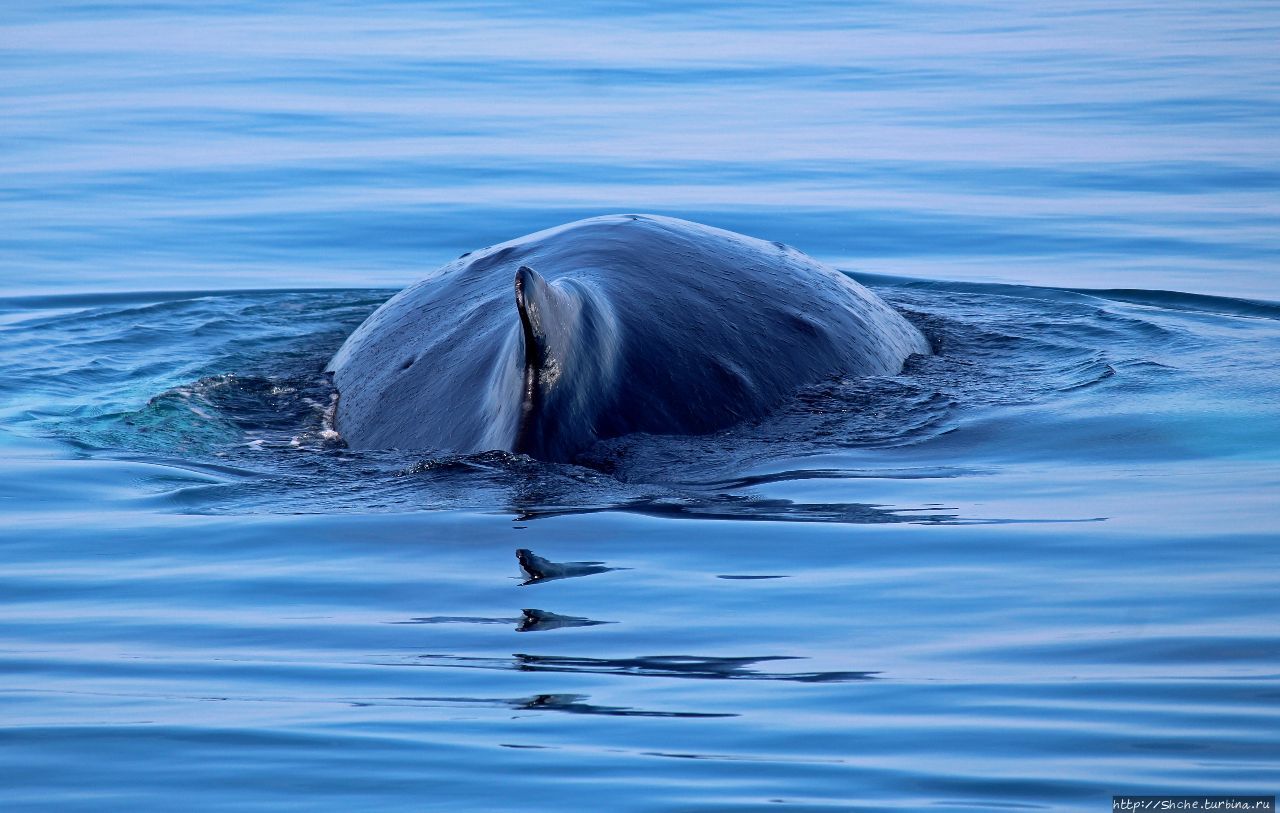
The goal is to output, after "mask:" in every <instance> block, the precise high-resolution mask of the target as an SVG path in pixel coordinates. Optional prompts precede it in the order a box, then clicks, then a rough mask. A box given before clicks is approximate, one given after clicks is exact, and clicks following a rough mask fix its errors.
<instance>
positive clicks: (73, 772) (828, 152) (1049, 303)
mask: <svg viewBox="0 0 1280 813" xmlns="http://www.w3.org/2000/svg"><path fill="white" fill-rule="evenodd" d="M1277 42H1280V8H1277V7H1276V6H1275V5H1274V4H1266V3H1238V4H1237V3H1219V4H1202V3H1196V4H1193V3H1167V2H1166V3H1159V4H1157V3H1150V4H1141V5H1137V4H1134V5H1116V4H1114V3H1106V4H1104V3H1091V2H1076V3H1065V2H1063V3H1059V2H1050V3H1038V4H1026V5H1023V6H1015V5H1009V4H985V3H980V2H973V3H892V4H890V3H872V4H862V5H853V4H830V5H827V4H818V3H812V4H806V5H803V6H796V5H793V4H780V3H777V4H775V3H766V2H759V3H741V2H739V3H733V4H718V3H683V4H679V5H674V4H672V5H663V4H652V5H650V4H627V3H624V4H596V3H588V2H583V3H574V4H567V3H565V4H555V5H543V6H534V5H532V4H531V5H528V6H523V5H504V4H497V3H466V4H461V3H438V4H422V5H419V4H410V3H399V2H396V3H392V2H388V3H381V4H354V3H344V2H338V1H337V0H333V1H331V2H311V3H292V2H285V3H275V4H270V5H267V4H264V5H263V6H261V7H259V6H254V5H249V4H245V3H240V2H219V3H205V4H199V5H197V4H190V5H183V4H176V3H166V2H157V3H149V4H127V3H110V4H102V3H34V2H33V3H24V2H15V3H8V4H6V5H5V6H4V8H3V9H0V109H2V110H3V115H0V221H2V223H3V225H2V226H0V607H2V608H3V612H0V806H2V807H4V809H6V810H9V809H14V810H26V809H30V810H49V809H57V810H63V809H67V810H117V809H134V810H172V809H190V810H213V809H219V810H223V809H237V810H241V809H244V810H260V809H303V810H318V809H334V810H348V809H352V810H445V811H459V810H475V811H502V810H513V811H514V810H522V811H524V810H548V811H563V810H619V811H672V810H681V811H719V810H723V811H748V810H757V809H759V810H794V811H799V810H853V809H857V810H879V809H903V810H916V809H936V810H974V809H1007V808H1010V807H1014V808H1035V809H1047V810H1104V809H1108V806H1109V804H1110V796H1111V795H1112V794H1113V793H1142V792H1145V793H1176V792H1187V793H1265V794H1272V793H1275V792H1276V789H1277V786H1280V611H1277V608H1276V605H1275V596H1276V593H1277V587H1278V586H1280V570H1278V569H1277V566H1278V565H1280V533H1278V529H1277V520H1276V514H1277V511H1276V506H1277V505H1278V504H1280V502H1278V500H1280V409H1277V407H1276V405H1277V404H1278V403H1280V366H1278V365H1277V364H1276V359H1277V358H1278V357H1280V304H1277V303H1278V302H1280V283H1278V282H1277V267H1278V265H1280V139H1278V138H1277V129H1278V127H1277V125H1278V124H1280V78H1277V77H1280V46H1277ZM613 211H653V212H658V213H661V214H669V215H675V216H681V217H687V218H692V219H695V220H699V221H702V222H706V223H710V224H712V225H716V226H721V227H725V228H730V229H734V230H738V231H743V232H746V233H748V234H752V235H755V236H759V237H763V238H767V239H771V240H781V241H785V242H787V243H790V244H792V245H794V246H796V247H797V248H799V249H801V250H803V251H806V252H807V253H810V254H812V255H814V256H817V257H819V258H821V259H824V260H827V261H830V262H832V263H834V264H836V265H838V266H840V267H841V268H845V269H848V270H849V271H850V272H852V273H855V274H857V275H858V278H859V279H860V280H862V281H863V282H865V283H867V284H869V285H871V286H872V287H874V288H875V289H876V290H877V291H878V292H879V293H880V294H881V295H882V296H884V297H885V298H887V299H888V300H889V301H891V302H892V303H894V304H895V305H897V306H898V307H899V308H901V309H902V310H904V311H905V312H906V313H907V314H908V315H909V317H910V318H911V319H912V320H913V321H915V322H916V323H917V324H919V325H920V326H921V327H922V328H923V329H924V330H925V331H926V333H927V334H928V335H929V336H930V338H931V340H932V341H933V342H934V344H935V346H936V347H937V349H938V353H937V354H936V355H934V356H932V357H929V358H918V359H915V360H913V361H912V362H911V363H910V364H909V365H908V367H907V369H906V370H905V371H904V372H903V374H902V375H900V376H897V377H894V378H891V379H877V380H870V381H833V382H828V383H826V384H823V385H821V386H819V387H815V388H813V389H811V390H809V391H806V392H805V393H802V394H801V395H800V396H799V397H798V398H797V399H796V400H795V401H794V402H793V403H791V404H788V405H787V406H785V407H784V408H783V409H781V410H780V411H779V413H778V414H777V415H775V416H773V417H772V418H770V419H768V420H766V421H763V422H761V423H760V424H759V425H752V426H742V427H738V428H736V429H734V430H731V431H728V432H725V433H721V434H719V435H715V436H710V437H703V438H684V439H661V438H638V439H629V440H624V441H620V442H615V443H613V444H610V445H609V446H607V447H606V448H605V449H602V450H600V451H599V452H598V453H597V454H596V455H595V456H594V457H593V458H592V459H590V460H587V461H586V462H588V463H591V464H592V466H591V467H583V466H549V465H543V464H539V463H536V462H534V461H531V460H528V459H524V458H518V457H511V456H507V455H501V454H488V455H478V456H472V457H468V458H452V459H434V460H432V459H425V460H424V459H422V458H421V457H420V456H414V455H412V454H395V453H367V452H366V453H354V452H350V451H348V450H345V449H343V448H341V446H340V445H338V444H335V443H334V442H332V440H329V439H327V438H326V436H325V433H324V428H325V417H324V415H325V411H326V409H327V407H328V404H329V400H328V399H329V391H328V389H327V385H326V384H325V382H324V381H323V378H322V377H321V376H320V370H321V368H322V367H323V364H324V363H325V361H327V359H328V357H329V356H330V355H331V354H332V352H333V351H334V350H335V349H336V348H337V347H338V345H339V344H341V342H342V340H343V338H344V337H345V336H346V334H347V333H348V332H349V331H350V330H351V329H353V328H354V327H355V326H356V325H357V324H359V323H360V321H361V320H362V319H363V318H364V317H365V316H366V315H367V314H368V313H369V312H370V311H372V309H373V308H375V307H376V306H377V305H378V304H379V303H380V302H381V301H383V300H384V299H385V298H386V297H387V296H389V295H390V294H391V293H392V292H393V291H394V290H396V289H397V288H399V287H400V286H402V285H404V284H406V283H408V282H410V281H412V280H414V279H416V278H418V277H419V276H421V275H423V274H424V273H425V272H427V271H429V270H430V269H431V268H433V267H434V266H436V265H437V264H439V263H441V262H443V261H445V260H447V259H450V258H452V257H454V256H457V255H458V254H460V253H461V252H463V251H467V250H470V249H474V248H478V247H481V246H484V245H486V244H490V243H493V242H497V241H500V240H504V239H508V238H511V237H515V236H518V235H520V234H523V233H526V232H529V231H532V230H534V229H537V228H542V227H546V226H551V225H555V224H557V223H560V222H564V221H567V220H571V219H574V218H576V217H581V216H587V215H593V214H600V213H606V212H613ZM778 363H780V364H783V363H786V359H785V358H779V359H778ZM517 549H528V550H531V551H533V552H534V554H536V555H537V556H540V557H545V558H546V559H549V560H551V561H553V562H558V563H566V562H567V563H572V562H594V563H598V564H594V565H587V566H581V567H569V568H568V569H567V570H566V571H565V572H564V574H563V575H564V576H565V577H564V578H557V579H545V580H541V581H537V582H535V583H531V584H522V581H523V577H522V576H521V574H520V571H519V570H518V568H517V562H516V550H517Z"/></svg>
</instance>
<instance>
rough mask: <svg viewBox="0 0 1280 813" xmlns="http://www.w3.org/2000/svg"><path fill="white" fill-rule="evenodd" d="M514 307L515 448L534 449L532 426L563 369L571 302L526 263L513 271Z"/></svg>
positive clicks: (518, 449) (571, 316) (569, 328)
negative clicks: (519, 382)
mask: <svg viewBox="0 0 1280 813" xmlns="http://www.w3.org/2000/svg"><path fill="white" fill-rule="evenodd" d="M516 310H518V311H519V312H520V326H521V329H522V330H523V333H524V392H523V393H521V395H522V403H521V405H520V423H519V427H518V429H517V433H516V450H517V451H523V452H531V451H537V450H536V449H535V447H536V446H537V443H538V441H537V440H536V438H537V437H538V432H537V430H536V429H535V428H534V423H535V421H536V416H537V415H538V414H539V412H540V411H541V410H542V408H543V401H544V400H545V398H546V396H547V395H548V392H549V390H550V389H551V388H552V387H553V386H554V385H555V383H556V381H557V380H558V379H559V377H560V375H561V373H562V372H563V367H564V361H565V360H564V359H562V358H560V355H561V354H563V353H564V352H565V351H566V349H567V344H568V337H567V334H568V333H569V331H570V330H571V329H572V328H571V323H572V321H573V313H574V311H575V308H574V305H573V301H572V299H571V298H570V297H568V296H566V295H565V293H564V292H562V291H560V290H559V289H558V288H557V287H556V286H554V285H552V284H551V283H549V282H547V281H546V279H544V278H543V277H542V275H541V274H539V273H538V272H537V271H534V270H533V269H532V268H530V267H529V266H527V265H522V266H520V270H518V271H516Z"/></svg>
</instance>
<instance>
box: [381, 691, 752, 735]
mask: <svg viewBox="0 0 1280 813" xmlns="http://www.w3.org/2000/svg"><path fill="white" fill-rule="evenodd" d="M587 697H588V696H587V695H583V694H536V695H532V696H530V697H517V698H510V699H507V698H484V697H392V698H388V699H389V700H393V701H397V702H409V703H424V704H432V705H435V704H445V705H455V704H456V705H466V706H495V707H499V708H503V707H505V708H509V709H511V710H513V711H557V712H561V713H563V714H588V715H597V716H604V717H661V718H677V719H713V718H723V717H740V716H742V715H740V714H734V713H730V712H699V711H648V710H644V709H634V708H629V707H626V706H601V705H597V704H594V703H587V702H586V700H587ZM508 747H512V748H517V747H521V746H508ZM526 747H527V746H526Z"/></svg>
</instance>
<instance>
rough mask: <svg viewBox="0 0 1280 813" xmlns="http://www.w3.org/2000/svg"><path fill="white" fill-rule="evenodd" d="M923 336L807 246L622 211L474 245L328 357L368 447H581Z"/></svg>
mask: <svg viewBox="0 0 1280 813" xmlns="http://www.w3.org/2000/svg"><path fill="white" fill-rule="evenodd" d="M522 291H523V292H522ZM530 297H532V298H530ZM533 311H536V315H535V317H530V316H529V314H530V313H531V312H533ZM531 318H533V319H535V320H540V322H539V327H538V330H540V331H541V334H540V335H538V334H531V333H530V332H529V330H530V327H529V325H530V320H531ZM531 342H533V343H534V344H538V343H539V342H541V343H542V344H543V346H542V347H541V348H540V349H538V348H534V350H532V351H531V350H530V348H529V345H530V343H531ZM925 352H928V345H927V343H926V342H925V340H924V338H923V336H921V334H920V333H919V331H918V330H916V329H915V328H914V327H913V326H912V325H911V324H910V323H908V322H907V321H906V320H905V319H903V318H902V316H901V315H900V314H898V313H897V312H896V311H894V310H893V309H892V308H890V307H889V306H888V305H887V304H885V303H884V302H883V301H882V300H881V299H879V297H877V296H876V295H875V294H873V293H871V292H870V291H868V290H867V289H866V288H864V287H863V286H861V285H858V284H857V283H856V282H854V281H852V280H850V279H849V278H848V277H846V276H845V275H843V274H840V273H839V272H837V271H835V270H834V269H831V268H829V267H827V266H825V265H823V264H821V263H819V262H817V261H816V260H813V259H812V258H810V257H807V256H806V255H804V254H801V253H800V252H798V251H795V250H794V249H791V248H789V247H787V246H783V245H781V244H776V243H768V242H765V241H762V240H757V239H754V238H750V237H746V236H743V235H739V234H734V233H732V232H727V231H723V230H720V229H715V228H711V227H708V226H702V225H699V224H695V223H690V222H687V221H682V220H676V219H672V218H665V217H654V216H642V215H614V216H608V217H599V218H592V219H590V220H583V221H578V222H576V223H570V224H568V225H566V226H561V227H559V228H555V229H549V230H547V231H543V232H538V233H536V234H533V235H529V236H528V237H524V238H520V239H518V240H513V241H510V242H508V243H503V244H501V245H497V246H493V247H490V248H487V249H484V250H482V251H478V252H475V253H472V254H467V255H463V256H462V257H460V258H459V259H458V260H455V261H454V262H452V263H449V264H448V265H446V266H444V267H443V268H441V269H439V270H438V271H437V272H435V273H434V274H432V275H431V276H429V277H427V278H426V279H424V280H422V281H420V282H418V283H416V284H414V285H412V286H410V287H409V288H406V289H405V290H404V291H402V292H400V293H399V294H397V295H396V296H395V297H393V298H392V299H390V300H389V301H387V302H386V303H385V304H384V305H383V306H382V307H380V308H379V309H378V310H377V311H376V312H375V313H374V314H373V315H372V316H370V317H369V319H368V320H366V321H365V323H364V324H362V325H361V326H360V327H359V328H357V330H356V331H355V332H354V333H353V334H352V335H351V336H350V337H349V338H348V340H347V342H346V343H345V344H344V345H343V346H342V348H341V349H340V350H339V351H338V353H337V355H336V356H334V359H333V361H332V362H331V363H330V366H329V369H330V370H331V371H332V372H333V374H334V384H335V386H336V387H337V389H338V391H339V394H340V396H339V402H338V409H337V415H336V428H337V429H338V431H339V432H340V433H341V434H342V436H343V437H344V438H345V439H346V441H347V442H348V443H349V444H350V445H352V446H354V447H357V448H402V449H424V450H434V451H449V452H464V453H465V452H474V451H481V450H486V449H505V450H509V451H517V452H525V453H528V454H531V455H533V456H535V457H539V458H542V459H549V460H569V459H572V457H573V456H574V455H575V454H577V453H578V452H580V451H582V450H584V449H585V448H586V447H587V446H589V445H590V444H591V443H593V442H594V441H596V440H599V439H603V438H609V437H616V436H619V435H624V434H629V433H632V432H648V433H653V434H702V433H706V432H712V431H716V430H718V429H722V428H725V427H728V426H730V425H732V424H734V423H737V422H739V421H742V420H749V419H755V418H760V417H763V416H764V415H765V414H767V413H768V411H769V410H770V409H772V408H773V407H775V406H776V405H778V403H780V402H781V401H782V400H784V399H785V398H787V397H788V396H790V395H792V394H794V393H795V392H796V391H797V390H798V389H800V388H802V387H804V386H806V385H808V384H812V383H815V382H817V381H819V380H821V379H823V378H824V377H827V376H832V375H840V374H851V375H889V374H895V373H897V372H898V371H899V370H900V369H901V366H902V363H903V361H904V360H905V359H906V357H907V356H909V355H910V354H912V353H925Z"/></svg>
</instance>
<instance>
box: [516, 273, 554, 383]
mask: <svg viewBox="0 0 1280 813" xmlns="http://www.w3.org/2000/svg"><path fill="white" fill-rule="evenodd" d="M555 298H556V294H555V292H554V291H553V290H552V289H551V284H550V283H549V282H547V281H546V280H545V279H543V278H542V275H541V274H539V273H538V272H537V271H534V270H533V269H532V268H530V267H529V266H527V265H522V266H520V270H519V271H516V310H518V311H519V312H520V326H521V327H522V328H523V330H524V366H525V372H526V374H527V373H528V372H529V371H530V370H533V371H535V372H536V371H537V370H540V369H542V368H543V367H544V366H546V364H547V363H548V361H549V360H550V358H549V357H550V336H549V335H548V331H549V330H554V328H553V327H552V322H553V321H554V319H555V315H554V313H553V311H554V310H555V305H554V300H555Z"/></svg>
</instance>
